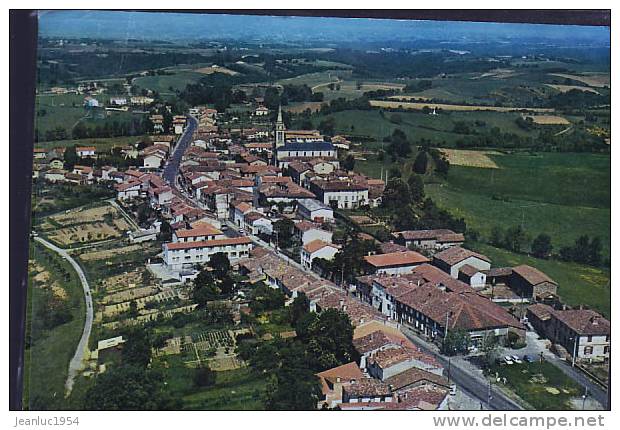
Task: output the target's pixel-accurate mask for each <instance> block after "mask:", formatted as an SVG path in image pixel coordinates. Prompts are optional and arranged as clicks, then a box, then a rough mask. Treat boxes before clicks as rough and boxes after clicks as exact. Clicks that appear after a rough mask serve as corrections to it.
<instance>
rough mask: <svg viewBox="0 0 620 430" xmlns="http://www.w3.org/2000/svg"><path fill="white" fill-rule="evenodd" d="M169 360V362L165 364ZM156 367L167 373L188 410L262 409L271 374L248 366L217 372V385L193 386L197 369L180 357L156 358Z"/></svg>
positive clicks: (166, 378)
mask: <svg viewBox="0 0 620 430" xmlns="http://www.w3.org/2000/svg"><path fill="white" fill-rule="evenodd" d="M164 363H166V364H164ZM153 368H156V369H160V370H162V371H163V373H164V378H165V381H166V383H167V385H168V387H169V388H170V390H171V391H172V393H173V395H174V396H180V397H181V398H182V403H183V409H189V410H262V409H263V408H264V406H263V398H264V392H265V389H266V386H267V379H268V375H266V374H258V373H256V372H253V371H252V370H251V369H249V368H247V367H242V368H240V369H236V370H227V371H223V372H216V381H215V384H214V385H213V386H211V387H208V388H197V387H195V386H194V382H193V373H194V370H193V369H190V368H187V367H185V365H184V364H183V362H182V360H181V357H179V356H166V357H160V358H157V359H156V360H155V361H154V363H153Z"/></svg>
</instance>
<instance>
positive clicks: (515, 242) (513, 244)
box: [504, 225, 527, 252]
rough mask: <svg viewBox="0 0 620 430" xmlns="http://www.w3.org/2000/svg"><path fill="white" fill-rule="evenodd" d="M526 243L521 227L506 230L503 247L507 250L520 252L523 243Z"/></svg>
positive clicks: (525, 236)
mask: <svg viewBox="0 0 620 430" xmlns="http://www.w3.org/2000/svg"><path fill="white" fill-rule="evenodd" d="M526 242H527V235H526V234H525V231H523V229H522V228H521V226H520V225H519V226H515V227H510V228H509V229H508V230H506V234H505V236H504V245H505V246H506V248H507V249H509V250H511V251H514V252H521V250H522V249H523V247H524V246H525V243H526Z"/></svg>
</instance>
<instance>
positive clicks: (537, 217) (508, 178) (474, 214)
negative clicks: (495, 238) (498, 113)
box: [426, 153, 611, 255]
mask: <svg viewBox="0 0 620 430" xmlns="http://www.w3.org/2000/svg"><path fill="white" fill-rule="evenodd" d="M491 158H493V160H494V161H495V162H496V163H497V164H498V166H499V167H500V168H499V169H484V168H476V167H464V166H451V168H450V172H449V174H448V180H447V182H445V183H444V182H441V183H433V184H428V185H427V186H426V192H427V194H428V195H429V196H431V197H432V198H433V199H434V200H435V201H436V202H437V203H438V204H439V205H440V206H442V207H445V208H447V209H449V210H450V211H451V212H452V213H454V214H455V215H457V216H462V217H464V218H465V220H466V221H467V224H468V227H469V228H471V229H474V230H477V231H479V232H480V233H481V234H482V235H483V236H485V237H488V235H489V233H490V231H491V229H492V228H493V227H494V226H496V225H498V226H501V227H503V228H506V227H509V226H514V225H521V224H522V225H523V226H524V228H525V230H526V232H527V233H528V234H530V235H531V236H536V235H538V234H539V233H543V232H544V233H547V234H549V235H550V236H551V239H552V244H553V245H554V247H555V249H556V251H557V250H558V249H559V248H560V247H562V246H565V245H572V244H573V243H574V241H575V239H576V238H577V237H579V236H580V235H583V234H588V235H589V236H590V237H595V236H599V237H600V238H601V239H602V242H603V247H604V250H603V253H604V254H605V255H609V250H610V246H611V242H610V226H611V209H610V201H611V197H610V178H611V163H610V161H611V160H610V157H609V156H606V155H597V154H575V153H540V154H537V155H527V154H511V155H497V156H491Z"/></svg>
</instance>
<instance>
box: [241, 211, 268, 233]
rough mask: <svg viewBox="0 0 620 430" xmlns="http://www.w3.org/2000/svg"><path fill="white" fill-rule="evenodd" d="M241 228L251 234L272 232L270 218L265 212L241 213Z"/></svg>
mask: <svg viewBox="0 0 620 430" xmlns="http://www.w3.org/2000/svg"><path fill="white" fill-rule="evenodd" d="M243 229H244V230H245V231H246V233H248V234H252V235H257V234H259V233H261V234H266V235H271V234H272V233H273V225H272V223H271V220H270V219H269V218H267V216H265V214H263V213H260V212H257V211H249V212H247V213H245V214H244V215H243Z"/></svg>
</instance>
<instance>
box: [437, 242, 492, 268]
mask: <svg viewBox="0 0 620 430" xmlns="http://www.w3.org/2000/svg"><path fill="white" fill-rule="evenodd" d="M469 257H476V258H478V259H480V260H483V261H486V262H487V263H490V262H491V260H490V259H489V257H487V256H486V255H482V254H479V253H477V252H474V251H471V250H469V249H466V248H461V247H460V246H453V247H452V248H448V249H446V250H445V251H441V252H438V253H437V254H435V256H434V258H435V259H437V260H440V261H443V262H445V263H447V264H449V265H450V266H452V265H454V264H457V263H459V262H461V261H463V260H465V259H467V258H469Z"/></svg>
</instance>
